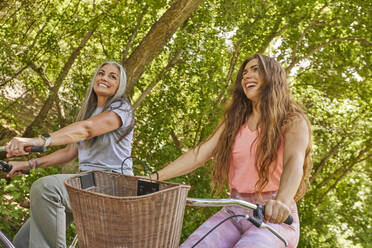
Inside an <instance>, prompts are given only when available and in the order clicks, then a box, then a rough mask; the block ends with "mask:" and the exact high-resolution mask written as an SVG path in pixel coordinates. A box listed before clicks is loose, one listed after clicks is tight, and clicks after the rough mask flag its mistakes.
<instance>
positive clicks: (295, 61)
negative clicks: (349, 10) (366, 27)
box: [285, 36, 372, 74]
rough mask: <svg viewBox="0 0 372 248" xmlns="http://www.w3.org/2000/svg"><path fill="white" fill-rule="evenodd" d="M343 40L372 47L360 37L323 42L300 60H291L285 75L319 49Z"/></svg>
mask: <svg viewBox="0 0 372 248" xmlns="http://www.w3.org/2000/svg"><path fill="white" fill-rule="evenodd" d="M345 40H351V41H359V42H361V43H366V44H368V45H370V46H372V42H371V41H368V40H366V39H364V38H363V37H360V36H347V37H341V38H336V39H333V40H330V41H327V42H324V43H322V44H320V45H319V46H318V47H315V48H314V49H313V50H311V51H310V52H309V53H308V54H306V55H305V56H304V57H302V58H298V57H296V59H295V60H293V61H292V62H291V64H290V65H289V66H288V67H287V68H286V69H285V70H286V72H287V74H288V73H289V72H290V71H291V70H292V68H293V67H294V66H295V65H296V64H297V63H299V62H300V61H301V60H304V59H307V58H309V57H310V56H312V55H313V54H314V53H316V52H318V51H319V50H320V49H322V48H324V47H327V46H329V45H331V44H332V43H336V42H339V41H345Z"/></svg>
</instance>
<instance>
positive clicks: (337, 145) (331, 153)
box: [310, 137, 345, 184]
mask: <svg viewBox="0 0 372 248" xmlns="http://www.w3.org/2000/svg"><path fill="white" fill-rule="evenodd" d="M344 140H345V137H342V139H341V140H340V141H339V142H338V143H337V144H336V145H334V146H333V147H332V148H331V150H330V151H329V152H328V154H327V155H326V156H325V157H324V158H323V159H322V160H321V161H320V163H319V166H318V168H316V170H315V172H314V174H313V175H312V176H311V178H310V184H311V183H313V181H314V180H315V178H316V177H317V176H318V174H319V173H320V171H321V170H322V169H323V168H324V167H325V165H326V164H327V162H328V160H329V159H330V158H331V157H332V156H333V155H334V154H335V153H336V152H337V151H338V149H339V148H340V146H341V144H342V143H343V141H344Z"/></svg>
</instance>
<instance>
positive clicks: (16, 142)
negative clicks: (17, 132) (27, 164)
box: [5, 137, 43, 158]
mask: <svg viewBox="0 0 372 248" xmlns="http://www.w3.org/2000/svg"><path fill="white" fill-rule="evenodd" d="M42 145H43V141H42V140H41V138H22V137H14V138H13V139H11V140H10V141H9V143H8V144H7V145H6V146H5V149H6V152H7V154H6V156H7V157H8V158H9V157H13V156H24V155H27V154H28V152H26V151H25V147H27V146H42Z"/></svg>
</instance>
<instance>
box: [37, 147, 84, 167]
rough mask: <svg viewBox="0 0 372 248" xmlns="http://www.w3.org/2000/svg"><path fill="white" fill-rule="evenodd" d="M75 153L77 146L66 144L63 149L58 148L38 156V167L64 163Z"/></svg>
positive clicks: (72, 157) (73, 156)
mask: <svg viewBox="0 0 372 248" xmlns="http://www.w3.org/2000/svg"><path fill="white" fill-rule="evenodd" d="M77 155H78V151H77V147H76V146H74V145H68V146H66V147H65V148H63V149H59V150H57V151H55V152H53V153H51V154H48V155H46V156H43V157H40V158H38V159H37V163H38V168H45V167H49V166H55V165H60V164H64V163H67V162H69V161H71V160H73V159H75V158H76V157H77Z"/></svg>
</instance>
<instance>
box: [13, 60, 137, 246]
mask: <svg viewBox="0 0 372 248" xmlns="http://www.w3.org/2000/svg"><path fill="white" fill-rule="evenodd" d="M125 89H126V74H125V70H124V68H123V67H122V66H121V65H120V64H118V63H116V62H106V63H104V64H102V65H101V66H99V68H98V69H97V71H96V73H95V74H94V76H93V79H92V81H91V84H90V86H89V88H88V91H87V94H86V97H85V100H84V103H83V106H82V108H81V110H80V112H79V115H78V117H77V122H75V123H72V124H71V125H68V126H66V127H64V128H62V129H60V130H58V131H55V132H53V133H50V134H43V135H41V136H40V137H35V138H22V137H15V138H13V139H12V140H11V141H10V142H9V143H8V144H7V146H6V150H7V156H8V157H11V156H20V155H25V154H26V153H25V152H24V147H25V146H31V145H32V146H60V145H67V146H66V147H65V148H63V149H60V150H57V151H56V152H53V153H51V154H49V155H46V156H43V157H40V158H38V159H35V160H31V161H18V162H16V161H14V162H11V164H12V166H13V169H12V170H11V171H10V172H9V176H14V175H17V174H20V173H23V172H25V171H27V170H29V169H30V168H45V167H48V166H55V165H59V164H63V163H66V162H68V161H71V160H73V159H75V158H77V157H78V158H79V168H80V170H81V171H85V170H91V169H95V170H110V171H116V172H124V173H125V174H130V175H133V173H132V164H131V162H130V160H126V161H125V162H126V164H124V166H123V168H122V167H121V163H122V162H123V160H124V159H125V158H127V157H130V154H131V148H132V137H133V127H134V114H133V111H132V108H131V106H130V104H129V103H128V102H127V101H125V100H124V93H125ZM70 176H72V175H71V174H69V175H68V174H58V175H52V176H47V177H43V178H40V179H39V180H37V181H36V182H34V184H33V185H32V187H31V190H30V200H31V208H30V213H31V216H30V218H29V219H28V220H27V222H26V223H25V224H24V225H23V226H22V228H21V229H20V230H19V232H18V233H17V234H16V236H15V239H14V243H15V245H16V247H17V248H18V247H38V248H42V247H65V246H66V227H67V226H68V225H69V224H71V222H72V220H73V219H72V212H71V206H70V202H69V198H68V194H67V191H66V189H65V186H64V180H65V179H66V178H67V177H70Z"/></svg>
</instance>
